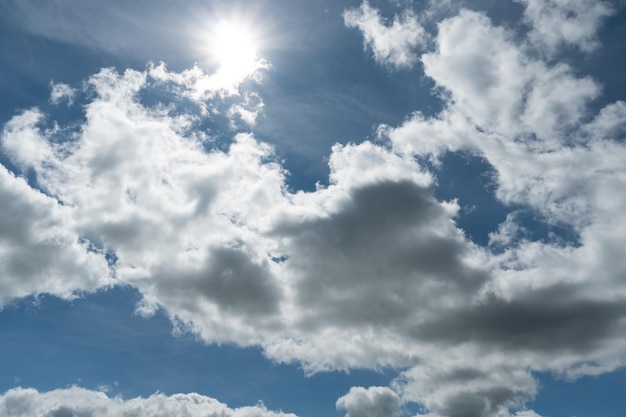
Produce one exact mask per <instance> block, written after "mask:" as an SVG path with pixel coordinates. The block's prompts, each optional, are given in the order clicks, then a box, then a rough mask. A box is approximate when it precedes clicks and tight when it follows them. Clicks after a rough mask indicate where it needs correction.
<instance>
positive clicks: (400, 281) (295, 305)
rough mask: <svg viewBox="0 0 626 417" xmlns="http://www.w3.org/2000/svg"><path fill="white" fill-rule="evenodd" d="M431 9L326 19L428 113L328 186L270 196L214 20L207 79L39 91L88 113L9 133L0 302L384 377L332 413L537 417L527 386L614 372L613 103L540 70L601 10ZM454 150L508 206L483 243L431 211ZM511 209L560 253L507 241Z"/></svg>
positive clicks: (247, 59)
mask: <svg viewBox="0 0 626 417" xmlns="http://www.w3.org/2000/svg"><path fill="white" fill-rule="evenodd" d="M449 3H450V4H449V5H448V6H449V7H447V8H441V7H439V8H435V7H434V6H433V7H432V8H431V9H430V10H428V11H426V12H423V13H422V14H421V15H418V14H417V13H416V12H415V11H413V10H410V9H407V10H401V11H400V12H399V13H398V14H397V15H396V16H395V17H393V18H392V19H389V20H388V21H385V19H384V18H382V15H381V13H380V11H379V10H378V9H376V8H375V6H373V5H370V4H369V3H367V2H364V3H363V4H361V5H360V6H358V7H357V8H348V9H346V10H345V11H344V13H343V15H342V16H341V18H343V21H344V23H345V25H346V26H347V28H346V30H358V31H360V33H361V34H362V37H363V46H364V47H365V48H366V50H367V51H368V52H366V53H367V54H369V50H371V52H372V54H373V58H374V59H375V60H376V61H377V62H378V63H380V64H382V65H383V67H384V70H385V71H392V70H394V69H399V70H406V69H407V68H409V67H411V66H415V65H421V66H423V71H424V74H425V77H427V78H428V79H429V80H431V81H432V82H434V84H435V85H436V89H435V91H434V92H433V94H436V95H438V96H440V97H442V98H443V108H442V110H441V111H439V112H438V113H437V114H435V115H432V116H428V115H426V114H425V113H421V112H419V111H418V112H416V113H413V114H411V115H410V116H409V117H408V118H407V119H406V120H405V121H404V122H403V123H401V124H399V125H397V126H389V125H383V124H381V125H380V126H378V128H377V129H376V133H377V137H376V139H375V140H364V141H362V142H361V143H348V144H336V145H335V146H334V147H332V149H331V150H329V152H330V154H329V157H328V166H329V176H328V181H327V185H321V184H318V186H317V188H316V189H315V190H311V191H302V190H294V189H293V188H292V187H290V186H289V184H288V175H289V173H288V172H287V170H286V169H285V168H284V166H283V162H282V160H281V158H280V157H279V156H277V154H276V152H275V148H274V147H273V146H272V145H271V144H270V143H268V141H264V140H261V139H259V138H258V137H257V135H256V134H255V132H254V130H252V131H251V130H250V126H254V124H255V120H256V116H257V114H258V113H259V112H260V111H262V109H263V96H262V94H261V93H258V92H255V91H250V88H254V87H247V89H243V88H241V85H242V84H241V83H242V82H244V81H246V80H248V81H249V80H250V79H252V80H256V82H257V83H260V84H255V85H256V87H259V89H260V86H261V85H262V80H261V78H260V77H259V76H258V75H259V74H261V73H262V72H263V71H266V70H267V69H268V68H269V64H268V63H267V62H265V61H263V60H261V59H260V58H259V57H258V56H257V52H258V51H257V48H258V45H257V44H256V43H255V42H256V41H255V38H254V36H255V35H254V32H253V31H252V29H250V28H247V27H245V26H242V25H239V26H238V25H236V24H234V23H232V22H230V23H229V22H224V23H222V24H218V25H217V27H216V29H215V31H214V33H213V35H212V38H211V40H210V41H209V42H208V43H207V47H208V48H210V54H214V56H215V57H216V58H217V60H218V61H219V68H218V69H216V70H215V72H213V73H212V72H210V71H207V70H204V69H202V67H201V66H195V67H193V68H191V69H188V70H183V71H178V72H177V71H170V70H168V69H167V68H166V66H165V64H160V65H153V64H151V65H148V67H147V68H146V69H145V70H134V69H119V70H115V69H110V68H107V69H102V70H101V71H99V72H98V73H97V74H94V75H92V76H90V77H89V78H88V79H87V80H86V82H85V84H84V86H83V90H82V93H81V92H78V90H75V89H74V87H72V86H69V85H65V84H51V86H52V87H51V88H52V94H51V96H50V100H51V101H52V102H53V103H59V102H62V101H63V100H66V101H68V104H72V100H77V99H76V98H75V96H76V95H80V94H82V95H83V98H85V97H86V102H85V105H84V109H83V111H84V118H82V119H80V120H79V121H77V122H74V123H62V122H61V123H58V124H57V123H56V121H55V120H54V119H53V118H50V117H49V116H47V115H45V114H44V113H43V112H42V111H41V110H40V109H37V108H31V109H28V110H24V111H22V112H20V113H19V114H17V115H15V116H14V117H12V118H11V119H10V120H9V121H8V122H7V123H6V124H5V125H4V127H3V132H2V137H1V145H2V151H3V153H4V154H5V155H6V156H7V157H8V159H9V161H10V163H11V165H12V166H13V167H14V169H13V172H12V171H10V170H9V169H7V168H5V167H4V166H2V167H0V199H1V200H2V201H3V203H2V205H3V206H2V207H3V209H2V210H1V211H0V301H2V302H3V303H7V302H9V301H10V300H12V299H15V298H18V297H24V296H27V295H32V294H35V295H36V294H43V293H50V294H53V295H56V296H59V297H62V298H66V299H71V298H73V297H80V296H81V294H83V292H85V291H94V290H96V289H98V288H106V287H109V286H112V285H129V286H132V287H134V288H136V289H137V290H138V291H139V292H140V293H141V295H142V297H143V299H142V301H141V303H140V304H139V305H138V307H137V310H138V312H139V313H141V314H142V315H146V316H149V315H151V314H153V313H154V312H156V311H157V310H158V309H163V310H164V311H165V312H166V313H167V315H168V316H169V317H170V318H171V320H172V323H173V325H174V326H176V327H177V328H179V329H180V330H182V331H190V332H193V333H195V334H197V335H198V336H199V338H201V339H202V340H203V341H205V342H207V343H234V344H236V345H238V346H260V347H262V349H263V351H264V353H265V355H266V356H267V357H268V358H270V359H271V360H274V361H277V362H284V363H297V364H299V365H301V366H302V367H303V369H304V372H306V373H315V372H321V371H336V370H350V369H355V368H370V369H380V368H382V367H390V368H393V369H395V370H396V371H397V378H396V379H395V380H394V382H393V383H392V384H391V386H390V387H354V388H352V389H351V390H350V391H349V392H348V393H345V395H344V396H342V397H340V398H339V399H338V400H337V407H338V408H339V409H341V410H345V411H346V416H347V417H396V416H398V415H401V414H402V413H403V412H405V411H403V410H404V408H403V407H404V406H405V405H406V404H411V403H415V404H418V405H419V406H420V407H421V408H420V410H421V411H420V412H419V413H421V414H419V415H428V416H429V417H444V416H448V417H464V416H467V417H475V416H476V417H479V416H482V417H496V416H498V417H504V416H513V415H515V416H518V417H530V416H538V415H537V414H536V413H535V412H533V411H531V410H526V409H525V404H526V403H527V402H528V401H530V400H532V399H533V398H534V397H535V395H536V394H537V392H538V389H539V387H538V384H537V381H536V379H535V377H534V373H537V372H551V373H556V374H560V375H565V376H567V377H570V378H577V377H580V376H583V375H596V374H602V373H605V372H609V371H613V370H616V369H619V368H621V367H623V366H625V365H626V338H625V337H624V335H625V334H626V282H625V281H624V279H623V277H624V275H625V273H626V257H624V256H622V252H623V248H624V247H625V245H626V241H625V238H624V236H626V219H625V218H624V213H625V212H626V193H624V190H626V168H625V166H626V165H624V161H625V160H626V145H625V143H624V132H625V130H626V104H624V102H622V101H615V102H609V103H602V104H601V102H600V98H601V97H602V84H601V83H600V81H598V80H596V79H594V78H592V77H590V76H586V75H585V74H581V73H580V72H579V71H578V70H576V69H575V68H574V67H573V66H572V65H571V64H570V63H569V62H567V61H565V60H563V61H560V60H559V59H558V57H559V55H558V54H557V52H558V48H559V47H560V46H561V45H563V44H567V45H570V46H574V47H575V48H577V49H578V50H580V51H582V52H583V53H591V51H593V49H594V48H598V47H599V44H598V40H597V36H596V34H597V31H598V30H599V28H600V27H601V25H602V22H603V19H604V18H607V17H608V16H610V15H611V13H615V12H616V8H615V7H614V6H613V5H611V4H609V3H606V2H574V1H572V2H570V1H556V0H550V1H539V0H537V1H535V0H533V1H530V0H528V1H520V2H519V3H520V4H521V6H523V8H524V12H523V17H522V19H523V22H524V24H525V25H526V26H524V29H523V30H522V29H520V30H516V29H514V28H511V27H507V26H504V25H503V26H500V25H498V24H496V23H494V22H493V21H492V20H491V19H490V18H489V17H487V16H486V15H485V14H484V13H481V12H479V11H472V10H468V9H464V8H457V6H456V5H454V4H453V3H454V2H449ZM348 28H350V29H348ZM75 87H79V86H75ZM148 94H155V95H156V94H158V95H159V97H164V98H163V99H162V101H159V102H158V103H156V104H150V103H149V102H148V101H146V100H143V97H145V96H146V95H148ZM160 100H161V99H160ZM415 110H416V111H417V110H419V109H415ZM218 114H221V115H226V117H228V118H230V119H232V123H233V124H236V122H237V121H239V122H241V121H243V122H244V125H245V126H246V127H245V128H242V129H239V130H240V131H239V132H234V133H233V135H232V139H231V140H229V141H228V142H227V143H226V144H224V143H221V142H220V140H219V139H216V138H214V137H211V135H210V134H207V131H206V130H204V129H203V128H202V127H201V126H202V123H205V122H206V121H207V120H212V118H215V117H216V115H218ZM461 152H466V153H471V154H472V155H476V156H479V157H481V158H483V159H484V160H485V161H486V162H487V163H488V164H489V165H490V166H491V167H492V168H493V181H494V184H495V198H496V199H497V200H498V201H499V202H501V203H503V204H505V205H508V207H510V208H511V209H510V212H511V213H510V215H509V216H508V217H507V219H506V221H505V222H503V223H502V224H501V225H500V227H499V229H498V230H493V231H491V235H490V236H491V240H490V242H491V243H490V244H489V245H487V246H481V245H479V244H478V243H476V242H474V241H472V239H471V237H470V236H468V234H467V233H466V232H465V231H464V230H462V228H461V227H460V226H459V225H458V222H457V218H458V215H459V212H460V210H461V207H460V206H459V204H458V202H457V201H455V200H450V201H442V200H439V199H437V198H436V196H435V193H434V190H435V189H436V187H437V178H436V173H435V172H434V169H435V167H436V166H437V164H440V163H442V160H443V157H444V156H445V155H446V154H449V153H461ZM520 207H521V208H524V209H525V210H529V211H531V212H533V213H535V214H536V216H537V218H538V219H539V220H538V221H539V222H541V223H542V224H544V225H546V227H547V226H552V225H556V226H559V227H563V228H566V229H568V230H571V233H572V235H573V236H575V238H574V239H571V240H565V239H562V238H554V239H533V237H532V235H531V234H524V230H525V229H524V225H523V224H522V222H521V221H519V219H518V217H517V215H516V213H517V210H518V209H519V208H520ZM0 410H3V413H5V414H6V415H15V416H27V415H29V416H30V415H43V416H50V417H52V416H65V415H68V416H69V415H81V416H83V415H84V416H90V417H97V416H104V415H107V416H108V415H115V416H118V415H119V416H130V415H133V416H134V415H137V416H158V415H164V414H163V413H164V412H165V411H164V410H168V411H167V412H169V413H171V415H188V416H213V415H216V416H217V415H220V416H225V415H227V416H233V417H243V416H270V415H271V416H277V415H281V416H283V415H285V414H282V413H274V412H271V411H268V410H267V409H265V408H264V407H262V406H257V407H249V408H245V409H234V410H233V409H229V408H228V407H226V406H225V405H223V404H221V403H219V402H217V401H216V400H213V399H210V398H207V397H204V396H201V395H198V394H179V395H174V396H170V397H168V396H165V395H161V394H155V395H154V396H152V397H149V398H146V399H141V398H137V399H130V400H124V399H122V398H109V397H107V396H105V395H104V394H100V393H96V392H94V391H88V390H84V389H81V388H67V389H60V390H56V391H51V392H48V393H40V392H37V391H35V390H32V389H21V388H16V389H14V390H11V391H8V392H6V393H5V394H4V395H3V396H2V397H0ZM7 413H8V414H7ZM64 413H65V414H64ZM168 415H169V414H168Z"/></svg>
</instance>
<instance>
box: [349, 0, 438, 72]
mask: <svg viewBox="0 0 626 417" xmlns="http://www.w3.org/2000/svg"><path fill="white" fill-rule="evenodd" d="M343 19H344V23H345V25H346V26H347V27H350V28H357V29H359V30H360V31H361V32H362V33H363V45H364V47H365V48H368V47H369V48H371V49H372V52H373V54H374V59H375V60H376V61H378V62H379V63H381V64H385V65H390V66H395V67H397V68H402V67H411V66H413V64H415V63H416V62H417V55H416V53H415V49H416V48H417V47H418V46H423V45H424V44H425V43H426V41H427V35H426V31H425V30H424V28H423V27H422V26H421V24H420V23H419V21H418V19H417V17H416V16H415V15H414V14H413V13H411V12H410V11H408V10H407V11H405V12H404V13H403V14H402V15H401V16H395V17H394V19H393V22H392V23H391V25H388V24H387V23H386V22H385V20H384V19H383V17H382V16H381V15H380V12H379V11H378V9H374V8H372V7H370V5H369V3H368V2H367V1H364V2H363V3H362V4H361V6H360V7H359V8H357V9H350V10H346V11H345V12H344V13H343Z"/></svg>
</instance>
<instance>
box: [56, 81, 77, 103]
mask: <svg viewBox="0 0 626 417" xmlns="http://www.w3.org/2000/svg"><path fill="white" fill-rule="evenodd" d="M75 95H76V90H75V89H73V88H72V87H70V86H69V85H67V84H63V83H53V82H51V83H50V103H52V104H59V103H61V102H62V101H63V100H66V101H67V105H68V106H71V105H72V104H74V96H75Z"/></svg>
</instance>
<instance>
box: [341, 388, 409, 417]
mask: <svg viewBox="0 0 626 417" xmlns="http://www.w3.org/2000/svg"><path fill="white" fill-rule="evenodd" d="M337 408H338V409H343V410H346V411H347V413H346V417H395V416H398V415H400V413H401V412H402V400H401V399H400V397H399V396H398V394H396V393H395V392H393V391H392V390H391V389H389V388H387V387H369V388H363V387H352V388H350V391H349V392H348V393H347V394H346V395H344V396H343V397H340V398H339V399H338V400H337Z"/></svg>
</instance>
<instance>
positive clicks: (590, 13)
mask: <svg viewBox="0 0 626 417" xmlns="http://www.w3.org/2000/svg"><path fill="white" fill-rule="evenodd" d="M516 1H517V2H518V3H521V4H523V5H524V6H525V9H524V21H525V22H526V23H527V24H528V25H529V26H530V28H531V32H530V34H529V38H530V41H531V42H533V43H535V44H537V45H539V46H540V47H542V48H545V51H546V52H547V53H548V54H550V55H554V54H555V53H557V52H558V48H559V47H560V46H562V45H563V44H565V45H568V44H569V45H573V46H576V47H578V48H580V49H581V50H582V51H584V52H591V51H592V50H594V49H595V48H597V47H598V40H597V39H596V35H597V30H598V28H599V27H600V25H601V24H602V21H603V20H604V18H606V17H607V16H610V15H611V14H613V13H614V9H613V7H612V6H611V5H610V3H609V2H606V1H597V0H582V1H581V0H516Z"/></svg>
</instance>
